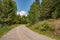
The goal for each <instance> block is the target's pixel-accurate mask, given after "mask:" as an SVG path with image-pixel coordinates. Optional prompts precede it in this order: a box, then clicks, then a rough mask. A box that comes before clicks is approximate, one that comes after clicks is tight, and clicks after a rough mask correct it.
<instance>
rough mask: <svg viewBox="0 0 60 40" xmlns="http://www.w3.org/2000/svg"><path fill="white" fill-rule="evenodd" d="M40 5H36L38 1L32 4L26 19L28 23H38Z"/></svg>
mask: <svg viewBox="0 0 60 40" xmlns="http://www.w3.org/2000/svg"><path fill="white" fill-rule="evenodd" d="M39 14H40V3H38V0H37V1H35V2H33V4H32V5H31V7H30V10H29V14H28V19H29V21H30V23H32V24H34V23H35V22H37V21H39V17H40V15H39Z"/></svg>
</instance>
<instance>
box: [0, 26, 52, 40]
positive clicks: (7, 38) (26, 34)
mask: <svg viewBox="0 0 60 40" xmlns="http://www.w3.org/2000/svg"><path fill="white" fill-rule="evenodd" d="M0 40H53V39H51V38H49V37H46V36H44V35H41V34H38V33H36V32H33V31H32V30H30V29H28V28H27V27H25V25H21V26H18V27H16V28H14V29H12V30H11V31H9V32H8V33H7V34H5V35H4V36H3V37H2V38H0Z"/></svg>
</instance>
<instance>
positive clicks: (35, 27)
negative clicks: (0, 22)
mask: <svg viewBox="0 0 60 40" xmlns="http://www.w3.org/2000/svg"><path fill="white" fill-rule="evenodd" d="M53 21H54V20H45V21H40V22H38V23H36V24H34V25H32V26H27V27H28V28H30V29H31V30H33V31H35V32H37V33H39V34H42V35H45V36H48V37H51V38H53V39H56V40H60V36H59V35H55V34H54V33H53V31H52V30H49V29H50V28H47V29H48V30H45V31H41V27H42V24H44V23H45V22H46V23H49V22H53ZM44 26H45V25H44ZM39 28H40V29H39ZM52 28H53V30H54V26H52V27H51V29H52Z"/></svg>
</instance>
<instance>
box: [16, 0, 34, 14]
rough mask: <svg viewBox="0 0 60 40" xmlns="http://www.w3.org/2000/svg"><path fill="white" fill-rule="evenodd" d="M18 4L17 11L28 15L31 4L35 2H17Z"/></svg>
mask: <svg viewBox="0 0 60 40" xmlns="http://www.w3.org/2000/svg"><path fill="white" fill-rule="evenodd" d="M15 1H16V3H17V11H25V12H26V13H27V12H28V10H29V9H30V6H31V4H32V3H33V2H34V1H35V0H15Z"/></svg>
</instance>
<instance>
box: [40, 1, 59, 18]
mask: <svg viewBox="0 0 60 40" xmlns="http://www.w3.org/2000/svg"><path fill="white" fill-rule="evenodd" d="M59 7H60V0H58V1H57V0H42V4H41V8H40V11H41V17H42V18H43V19H48V18H55V19H56V18H59V15H60V14H59V13H60V12H59V11H60V10H59V9H60V8H59Z"/></svg>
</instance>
